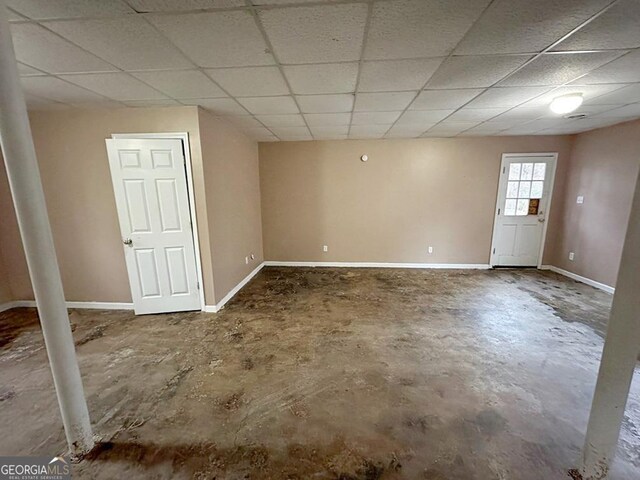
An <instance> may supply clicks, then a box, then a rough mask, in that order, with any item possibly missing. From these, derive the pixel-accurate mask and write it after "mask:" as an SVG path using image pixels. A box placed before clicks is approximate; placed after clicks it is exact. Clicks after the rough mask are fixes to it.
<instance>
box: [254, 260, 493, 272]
mask: <svg viewBox="0 0 640 480" xmlns="http://www.w3.org/2000/svg"><path fill="white" fill-rule="evenodd" d="M264 265H265V266H266V267H345V268H423V269H456V270H487V269H489V268H491V266H490V265H489V264H485V263H382V262H281V261H277V260H268V261H265V262H264Z"/></svg>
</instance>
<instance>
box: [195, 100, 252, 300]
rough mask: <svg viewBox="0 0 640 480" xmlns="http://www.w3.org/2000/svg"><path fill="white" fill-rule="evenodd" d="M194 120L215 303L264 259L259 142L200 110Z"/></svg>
mask: <svg viewBox="0 0 640 480" xmlns="http://www.w3.org/2000/svg"><path fill="white" fill-rule="evenodd" d="M198 118H199V123H200V138H201V146H202V157H203V160H204V178H205V183H206V192H207V203H208V209H207V216H208V222H209V236H210V239H211V245H212V252H213V258H212V261H213V277H214V285H215V301H216V303H217V302H219V301H220V300H222V298H224V296H225V295H226V294H227V293H229V291H231V290H232V289H233V287H235V286H236V285H237V284H238V283H239V282H240V281H241V280H242V279H243V278H244V277H246V276H247V275H248V274H249V273H250V272H251V271H252V270H254V269H255V268H256V267H257V266H258V265H260V264H261V263H262V260H263V255H262V220H261V211H260V181H259V178H258V144H257V143H256V142H254V141H252V140H249V139H248V138H247V137H245V136H244V135H243V134H242V133H240V132H238V131H237V130H235V129H234V128H233V127H232V126H231V125H229V124H228V123H226V122H223V121H221V120H219V119H217V118H215V117H213V116H212V115H211V114H209V113H207V112H206V111H205V110H202V109H200V110H199V115H198ZM251 254H254V255H255V259H254V260H251V259H249V263H248V264H245V257H247V256H250V255H251Z"/></svg>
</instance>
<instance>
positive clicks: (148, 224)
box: [106, 139, 200, 314]
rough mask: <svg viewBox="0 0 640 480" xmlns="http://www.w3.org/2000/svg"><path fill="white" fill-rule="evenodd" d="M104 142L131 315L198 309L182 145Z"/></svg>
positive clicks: (176, 142) (171, 142)
mask: <svg viewBox="0 0 640 480" xmlns="http://www.w3.org/2000/svg"><path fill="white" fill-rule="evenodd" d="M106 142H107V152H108V155H109V166H110V168H111V179H112V181H113V189H114V193H115V199H116V206H117V209H118V218H119V221H120V231H121V234H122V241H123V248H124V251H125V260H126V264H127V271H128V274H129V282H130V285H131V295H132V297H133V304H134V309H135V312H136V314H143V313H161V312H179V311H187V310H200V292H199V289H198V276H197V270H196V257H195V248H194V242H193V234H192V230H191V216H190V212H189V197H188V191H187V179H186V172H185V165H184V154H183V151H182V142H181V141H180V140H175V139H108V140H107V141H106Z"/></svg>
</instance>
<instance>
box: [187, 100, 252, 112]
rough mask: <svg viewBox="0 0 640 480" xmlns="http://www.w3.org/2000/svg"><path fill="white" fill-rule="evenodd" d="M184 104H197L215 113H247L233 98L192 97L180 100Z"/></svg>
mask: <svg viewBox="0 0 640 480" xmlns="http://www.w3.org/2000/svg"><path fill="white" fill-rule="evenodd" d="M180 103H182V104H184V105H199V106H201V107H202V108H204V109H206V110H209V111H211V112H213V113H214V114H216V115H247V114H248V113H249V112H247V110H246V109H244V108H243V107H242V105H240V104H239V103H238V102H236V101H235V100H234V99H233V98H193V99H189V100H181V101H180Z"/></svg>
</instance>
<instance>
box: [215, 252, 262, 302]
mask: <svg viewBox="0 0 640 480" xmlns="http://www.w3.org/2000/svg"><path fill="white" fill-rule="evenodd" d="M264 266H265V262H262V263H261V264H260V265H258V266H257V267H256V268H255V269H254V270H253V271H252V272H251V273H250V274H249V275H247V276H246V277H244V278H243V279H242V280H241V281H240V283H238V284H237V285H236V286H235V287H233V288H232V289H231V291H230V292H229V293H227V294H226V295H225V296H224V298H223V299H222V300H220V301H219V302H218V303H216V304H215V305H205V306H204V311H205V312H208V313H216V312H219V311H220V310H222V308H223V307H224V306H225V305H226V303H227V302H228V301H229V300H231V299H232V298H233V297H234V296H235V294H236V293H238V292H239V291H240V290H242V287H244V286H245V285H246V284H247V283H249V282H250V281H251V279H252V278H253V277H255V276H256V275H257V274H258V272H259V271H260V270H262V267H264Z"/></svg>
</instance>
